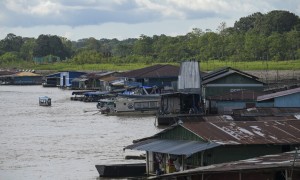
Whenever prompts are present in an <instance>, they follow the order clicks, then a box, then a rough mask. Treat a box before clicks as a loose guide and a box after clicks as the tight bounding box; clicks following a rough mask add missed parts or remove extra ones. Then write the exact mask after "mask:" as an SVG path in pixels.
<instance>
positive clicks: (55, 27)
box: [0, 0, 300, 39]
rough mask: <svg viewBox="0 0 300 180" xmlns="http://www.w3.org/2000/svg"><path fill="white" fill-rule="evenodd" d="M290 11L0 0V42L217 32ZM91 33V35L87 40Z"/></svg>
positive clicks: (272, 4) (229, 3)
mask: <svg viewBox="0 0 300 180" xmlns="http://www.w3.org/2000/svg"><path fill="white" fill-rule="evenodd" d="M272 10H288V11H290V12H293V13H295V14H296V15H298V16H299V14H300V3H299V2H298V0H286V1H284V2H283V1H282V0H268V1H261V0H242V1H241V0H163V1H160V0H0V27H1V34H0V36H2V37H0V39H1V38H3V36H5V35H6V34H7V33H10V32H12V33H15V34H16V35H20V36H30V34H32V36H34V37H36V36H38V35H39V34H51V33H55V34H57V35H60V36H65V37H67V38H72V39H79V38H83V36H85V37H97V38H105V37H107V38H113V37H119V38H122V39H123V38H129V37H138V36H139V35H140V34H145V35H149V36H151V35H154V34H158V35H159V34H166V35H174V34H177V35H178V34H184V33H187V32H190V31H191V29H192V28H200V29H202V30H203V31H205V29H211V30H212V31H215V29H216V28H217V27H218V25H219V24H220V23H221V22H226V24H227V26H228V27H230V26H233V24H234V22H235V21H238V20H239V19H240V18H241V17H245V16H248V15H251V14H253V13H255V12H261V13H268V12H270V11H272ZM89 34H90V35H89Z"/></svg>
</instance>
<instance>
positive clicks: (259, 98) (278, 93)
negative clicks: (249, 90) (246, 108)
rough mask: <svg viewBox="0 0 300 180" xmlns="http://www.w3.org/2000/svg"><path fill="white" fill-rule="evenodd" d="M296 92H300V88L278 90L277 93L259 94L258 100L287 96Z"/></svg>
mask: <svg viewBox="0 0 300 180" xmlns="http://www.w3.org/2000/svg"><path fill="white" fill-rule="evenodd" d="M295 93H300V88H295V89H289V90H286V91H280V92H276V93H271V94H266V95H262V96H258V97H257V101H265V100H269V99H273V98H277V97H281V96H286V95H290V94H295Z"/></svg>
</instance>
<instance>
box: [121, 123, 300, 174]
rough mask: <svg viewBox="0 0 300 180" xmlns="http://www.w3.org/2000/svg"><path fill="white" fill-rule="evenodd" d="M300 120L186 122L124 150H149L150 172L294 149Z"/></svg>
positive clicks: (187, 167)
mask: <svg viewBox="0 0 300 180" xmlns="http://www.w3.org/2000/svg"><path fill="white" fill-rule="evenodd" d="M299 129H300V121H299V120H285V121H272V120H269V121H214V122H213V121H212V122H183V123H180V122H179V123H178V124H176V125H173V126H171V127H169V128H167V129H165V130H163V131H161V132H159V133H157V134H155V135H153V136H151V137H147V138H143V139H140V140H136V141H134V143H133V144H132V145H129V146H127V147H125V149H132V150H142V151H146V161H147V162H146V164H147V169H146V171H147V173H148V174H161V173H172V172H175V171H182V170H187V169H192V168H196V167H201V166H208V165H213V164H218V163H225V162H229V161H236V160H242V159H247V158H253V157H257V156H262V155H267V154H276V153H281V152H286V151H290V150H293V149H294V148H295V147H296V146H299V145H300V132H299Z"/></svg>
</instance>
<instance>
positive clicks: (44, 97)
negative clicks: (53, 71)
mask: <svg viewBox="0 0 300 180" xmlns="http://www.w3.org/2000/svg"><path fill="white" fill-rule="evenodd" d="M39 99H51V98H49V97H48V96H40V97H39Z"/></svg>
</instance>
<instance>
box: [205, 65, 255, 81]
mask: <svg viewBox="0 0 300 180" xmlns="http://www.w3.org/2000/svg"><path fill="white" fill-rule="evenodd" d="M233 73H238V74H241V75H243V76H247V77H249V78H252V79H255V80H258V77H257V76H253V75H251V74H248V73H246V72H243V71H240V70H238V69H234V68H231V67H224V68H221V69H217V70H215V71H213V72H210V73H208V74H206V75H204V76H203V77H202V80H203V82H202V83H203V84H206V83H208V82H211V81H214V80H216V79H219V78H221V77H224V76H227V75H230V74H233Z"/></svg>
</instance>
